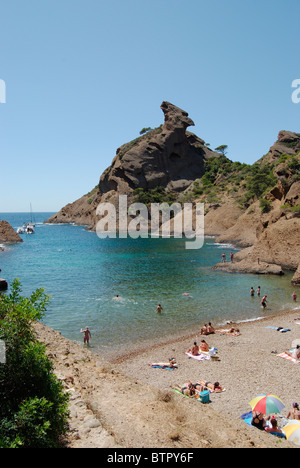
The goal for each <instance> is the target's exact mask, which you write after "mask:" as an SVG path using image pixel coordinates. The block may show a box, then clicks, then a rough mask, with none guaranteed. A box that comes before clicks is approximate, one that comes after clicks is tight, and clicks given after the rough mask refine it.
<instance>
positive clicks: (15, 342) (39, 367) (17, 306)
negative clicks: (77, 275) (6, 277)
mask: <svg viewBox="0 0 300 468" xmlns="http://www.w3.org/2000/svg"><path fill="white" fill-rule="evenodd" d="M20 293H21V286H20V282H19V280H15V281H14V282H13V285H12V288H11V293H10V294H9V295H6V294H3V295H2V297H1V301H0V339H1V340H3V341H4V342H5V346H6V362H5V363H0V401H1V405H0V448H16V447H22V448H55V447H58V446H60V444H61V442H62V439H63V437H64V436H65V434H66V432H67V430H68V423H67V421H68V396H67V395H65V394H64V393H63V387H62V384H61V382H60V381H59V380H58V379H57V378H56V376H55V375H54V373H53V368H52V364H51V362H50V361H49V359H48V358H47V356H46V353H45V345H43V344H41V343H40V342H38V340H37V338H36V335H35V333H34V330H33V327H32V324H33V323H34V322H35V321H37V320H40V319H41V318H42V317H43V314H44V312H45V310H46V307H47V304H48V303H49V298H48V297H47V296H46V295H45V294H44V291H43V289H38V290H36V291H35V292H34V293H33V294H32V295H31V296H30V298H25V297H22V296H21V294H20Z"/></svg>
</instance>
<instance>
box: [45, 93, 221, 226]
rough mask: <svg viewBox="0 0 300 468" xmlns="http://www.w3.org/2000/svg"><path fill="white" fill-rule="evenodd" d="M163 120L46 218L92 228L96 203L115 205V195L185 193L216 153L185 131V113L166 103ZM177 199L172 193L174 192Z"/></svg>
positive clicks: (188, 123) (126, 146)
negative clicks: (77, 196)
mask: <svg viewBox="0 0 300 468" xmlns="http://www.w3.org/2000/svg"><path fill="white" fill-rule="evenodd" d="M161 109H162V111H163V113H164V124H163V125H161V126H160V127H158V128H156V129H153V130H152V129H151V130H150V131H147V133H145V134H144V135H142V136H140V137H139V138H136V139H135V140H133V141H131V142H129V143H126V144H124V145H123V146H121V147H120V148H118V149H117V152H116V156H115V157H114V159H113V161H112V164H111V166H110V167H109V168H107V169H106V170H105V171H104V172H103V174H102V175H101V177H100V182H99V185H98V186H97V187H96V188H95V189H94V190H93V191H92V192H90V193H89V194H87V195H84V196H83V197H82V198H80V199H79V200H77V201H75V202H74V203H71V204H68V205H67V206H65V207H63V208H62V209H61V210H60V211H59V212H58V213H57V214H55V215H54V216H52V217H51V218H49V219H48V220H47V221H46V222H50V223H61V222H67V223H70V222H74V223H76V224H87V225H89V227H90V228H94V227H95V224H96V220H97V218H96V207H97V205H98V203H99V202H100V201H101V202H106V201H109V202H110V203H116V204H117V197H118V195H119V194H125V195H129V196H132V195H133V194H134V191H135V190H137V189H140V190H142V191H145V192H149V191H150V192H151V190H154V189H155V188H157V187H161V188H162V189H163V190H164V191H165V192H166V193H167V194H168V193H173V194H177V195H178V194H179V193H182V192H184V191H185V190H186V189H187V188H188V187H189V186H190V185H191V184H192V183H193V182H194V181H195V180H196V179H197V178H201V177H202V176H203V174H204V172H205V169H204V166H205V162H206V161H207V160H208V159H209V158H212V157H218V156H219V153H216V152H214V151H212V150H210V149H209V148H207V147H206V146H205V142H204V140H202V139H201V138H198V137H197V136H196V135H194V134H193V133H191V132H188V131H187V130H186V129H187V127H189V126H193V125H194V122H193V121H192V120H191V119H190V118H189V117H188V113H187V112H185V111H183V110H182V109H180V108H179V107H176V106H174V105H173V104H171V103H169V102H166V101H164V102H163V103H162V104H161ZM175 197H176V195H175Z"/></svg>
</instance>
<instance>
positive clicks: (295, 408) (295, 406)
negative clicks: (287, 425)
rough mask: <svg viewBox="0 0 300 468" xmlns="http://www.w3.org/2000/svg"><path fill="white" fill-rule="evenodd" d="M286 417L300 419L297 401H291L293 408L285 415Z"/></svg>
mask: <svg viewBox="0 0 300 468" xmlns="http://www.w3.org/2000/svg"><path fill="white" fill-rule="evenodd" d="M287 418H288V419H296V420H297V421H300V409H299V405H298V403H293V408H292V409H291V411H290V412H289V414H288V415H287Z"/></svg>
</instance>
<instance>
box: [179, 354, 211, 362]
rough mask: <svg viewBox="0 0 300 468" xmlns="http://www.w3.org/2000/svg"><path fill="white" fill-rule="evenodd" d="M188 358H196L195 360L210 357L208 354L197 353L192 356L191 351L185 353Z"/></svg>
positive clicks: (203, 359)
mask: <svg viewBox="0 0 300 468" xmlns="http://www.w3.org/2000/svg"><path fill="white" fill-rule="evenodd" d="M185 354H186V355H187V356H188V357H189V358H193V359H197V361H205V360H206V359H210V356H209V354H204V353H199V354H196V356H194V355H193V354H192V353H185Z"/></svg>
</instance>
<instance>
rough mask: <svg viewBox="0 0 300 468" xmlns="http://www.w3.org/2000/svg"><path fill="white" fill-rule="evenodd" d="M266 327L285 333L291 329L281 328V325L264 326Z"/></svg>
mask: <svg viewBox="0 0 300 468" xmlns="http://www.w3.org/2000/svg"><path fill="white" fill-rule="evenodd" d="M266 328H271V329H272V330H277V331H279V332H280V333H286V332H288V331H291V329H290V328H282V327H266Z"/></svg>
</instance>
